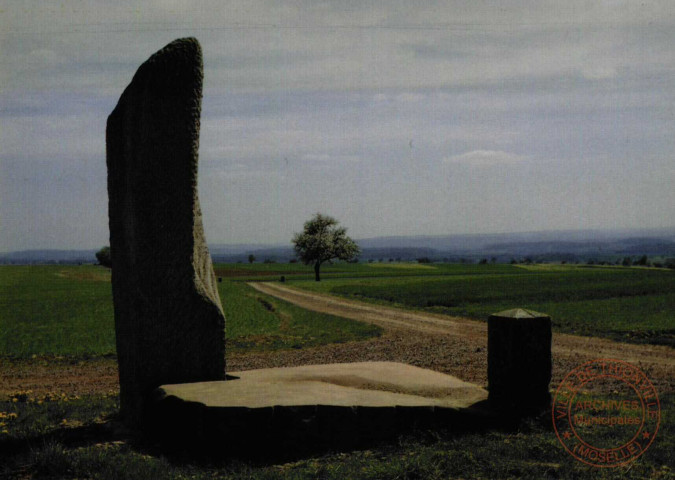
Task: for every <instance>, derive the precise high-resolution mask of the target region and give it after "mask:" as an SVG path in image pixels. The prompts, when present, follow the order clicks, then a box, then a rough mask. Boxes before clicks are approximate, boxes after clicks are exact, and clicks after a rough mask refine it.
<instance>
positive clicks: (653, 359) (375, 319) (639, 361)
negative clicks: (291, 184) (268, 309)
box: [249, 283, 675, 391]
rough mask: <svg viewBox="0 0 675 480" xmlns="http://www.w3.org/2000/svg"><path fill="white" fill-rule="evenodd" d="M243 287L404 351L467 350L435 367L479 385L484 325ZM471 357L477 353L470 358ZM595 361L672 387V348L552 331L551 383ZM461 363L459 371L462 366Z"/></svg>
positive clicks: (277, 288) (273, 287)
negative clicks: (361, 326)
mask: <svg viewBox="0 0 675 480" xmlns="http://www.w3.org/2000/svg"><path fill="white" fill-rule="evenodd" d="M249 285H251V286H252V287H253V288H255V289H256V290H258V291H260V292H262V293H266V294H268V295H272V296H274V297H277V298H279V299H282V300H285V301H287V302H290V303H293V304H295V305H298V306H300V307H302V308H305V309H307V310H313V311H317V312H321V313H327V314H331V315H336V316H340V317H345V318H351V319H354V320H359V321H362V322H369V323H373V324H376V325H378V326H381V327H383V328H384V329H385V331H386V332H387V333H386V334H385V337H386V340H388V341H394V342H395V341H397V339H398V341H403V342H404V343H406V345H405V347H407V348H411V347H413V346H414V343H415V341H414V340H417V341H418V343H419V342H425V341H432V345H429V347H430V350H434V345H433V341H437V340H438V339H439V338H440V339H444V340H445V343H446V344H447V346H448V347H451V346H452V345H457V346H458V347H459V346H461V347H466V346H469V347H470V348H468V349H467V348H456V351H455V355H451V356H452V357H453V360H457V357H458V356H460V357H461V356H462V355H467V353H468V354H470V355H468V357H471V358H465V359H464V360H466V361H465V362H462V361H461V359H460V361H459V369H454V368H438V369H440V370H449V372H450V373H453V374H454V375H457V376H459V377H460V378H465V379H467V380H470V381H477V382H478V383H484V380H485V378H484V375H485V374H484V373H482V374H481V372H480V371H475V370H476V368H475V367H478V370H480V368H482V367H483V366H484V365H486V364H487V360H486V357H487V352H486V350H487V348H486V347H487V323H485V322H480V321H475V320H468V319H465V318H458V317H449V316H442V315H434V314H430V313H425V312H412V311H405V310H399V309H395V308H388V307H383V306H380V305H373V304H367V303H363V302H358V301H354V300H348V299H344V298H339V297H334V296H330V295H324V294H318V293H314V292H307V291H302V290H298V289H294V288H290V287H287V286H285V285H280V284H277V283H249ZM376 343H377V342H376ZM366 350H367V349H366ZM413 350H414V348H413ZM429 353H432V352H431V351H430V352H429ZM432 354H433V353H432ZM475 354H480V355H479V356H476V355H475ZM596 358H613V359H618V360H623V361H626V362H630V363H632V364H634V365H636V366H638V367H639V368H641V369H642V370H643V371H644V372H645V373H646V374H647V375H648V376H649V377H650V378H651V379H652V381H653V382H654V383H655V384H656V383H658V384H659V385H660V386H661V389H660V390H661V391H663V390H664V389H665V390H673V389H675V350H673V349H672V348H669V347H665V346H655V345H635V344H628V343H619V342H614V341H611V340H606V339H601V338H593V337H581V336H575V335H566V334H561V333H554V335H553V360H554V383H557V381H559V379H560V378H561V376H562V375H564V374H565V373H566V372H569V370H571V369H572V368H573V367H574V366H576V365H579V364H580V363H583V362H584V361H588V360H593V359H596ZM439 360H440V359H439ZM423 363H430V364H431V365H430V366H431V367H432V368H433V365H434V364H436V362H435V361H434V360H433V358H431V359H427V361H426V362H423ZM452 363H456V362H452ZM462 364H463V365H464V368H462ZM476 364H478V365H476ZM427 366H429V365H427ZM439 366H440V365H439ZM467 377H468V378H467ZM481 380H483V381H481Z"/></svg>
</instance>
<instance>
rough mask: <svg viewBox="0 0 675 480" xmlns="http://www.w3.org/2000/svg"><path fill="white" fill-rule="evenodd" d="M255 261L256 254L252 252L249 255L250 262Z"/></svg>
mask: <svg viewBox="0 0 675 480" xmlns="http://www.w3.org/2000/svg"><path fill="white" fill-rule="evenodd" d="M253 262H255V255H253V254H251V255H249V256H248V263H253Z"/></svg>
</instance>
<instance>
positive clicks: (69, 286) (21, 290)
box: [0, 265, 380, 358]
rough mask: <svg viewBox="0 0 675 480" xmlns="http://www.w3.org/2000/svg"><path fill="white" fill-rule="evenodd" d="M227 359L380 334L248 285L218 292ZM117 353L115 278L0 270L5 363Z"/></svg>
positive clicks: (55, 270) (55, 269)
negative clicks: (231, 354) (230, 354)
mask: <svg viewBox="0 0 675 480" xmlns="http://www.w3.org/2000/svg"><path fill="white" fill-rule="evenodd" d="M218 286H219V290H220V295H221V298H222V303H223V308H224V310H225V316H226V318H227V324H226V329H227V330H226V336H227V342H228V351H230V352H236V351H244V350H261V349H263V350H264V349H272V350H273V349H279V348H300V347H304V346H313V345H322V344H326V343H336V342H345V341H352V340H360V339H366V338H370V337H373V336H376V335H379V333H380V329H379V328H378V327H374V326H372V325H366V324H362V323H359V322H354V321H352V320H347V319H343V318H338V317H333V316H330V315H324V314H320V313H315V312H308V311H307V310H303V309H301V308H298V307H295V306H293V305H290V304H288V303H286V302H282V301H280V300H276V299H274V298H272V297H269V296H267V295H264V294H262V293H259V292H257V291H255V290H253V289H252V288H251V287H249V286H247V285H245V284H244V283H235V282H232V281H230V280H229V279H225V280H224V281H223V282H222V283H219V284H218ZM114 353H115V332H114V318H113V304H112V293H111V284H110V272H109V271H108V270H107V269H104V268H102V267H96V266H91V265H88V266H0V356H3V355H4V356H12V357H19V358H20V357H28V356H31V355H43V354H49V355H65V356H99V355H111V354H114Z"/></svg>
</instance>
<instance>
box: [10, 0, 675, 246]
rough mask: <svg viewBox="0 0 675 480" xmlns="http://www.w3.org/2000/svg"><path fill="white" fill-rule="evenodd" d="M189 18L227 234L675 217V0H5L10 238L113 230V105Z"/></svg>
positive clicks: (609, 224) (46, 241)
mask: <svg viewBox="0 0 675 480" xmlns="http://www.w3.org/2000/svg"><path fill="white" fill-rule="evenodd" d="M186 36H194V37H196V38H197V39H198V40H199V41H200V43H201V45H202V50H203V55H204V98H203V103H202V122H201V125H202V127H201V139H200V153H199V196H200V202H201V206H202V210H203V214H204V227H205V232H206V237H207V240H208V242H209V243H211V244H233V243H259V244H270V243H281V244H285V243H289V242H290V239H291V237H292V235H293V233H294V232H297V231H300V230H301V229H302V225H303V223H304V222H305V221H306V220H308V219H309V218H310V217H311V216H312V215H313V214H314V213H316V212H322V213H324V214H328V215H331V216H334V217H336V218H337V219H338V220H340V222H341V223H342V224H343V225H344V226H346V227H347V228H348V233H349V235H350V236H352V237H353V238H368V237H377V236H389V235H446V234H447V235H449V234H463V233H499V232H522V231H540V230H559V229H590V228H593V229H596V228H600V229H602V228H612V229H614V228H641V229H642V228H644V229H646V228H658V227H672V226H674V225H675V221H673V207H674V206H675V188H673V185H675V155H674V153H673V152H675V149H674V147H675V135H674V133H675V48H673V45H675V4H673V3H672V2H669V1H663V2H651V1H646V2H638V1H614V0H611V1H610V0H594V1H591V2H579V1H574V0H571V1H570V0H565V1H557V2H550V1H542V0H536V1H512V2H500V1H480V0H467V1H449V0H442V1H439V2H409V1H395V0H390V1H378V2H375V1H349V0H347V1H345V0H339V1H338V0H336V1H323V2H322V1H315V0H311V1H310V0H308V1H295V2H290V1H272V0H263V1H255V0H254V1H251V0H245V1H221V0H209V1H203V2H198V1H195V2H185V1H177V0H176V1H170V0H155V1H146V2H124V1H116V2H108V1H103V0H90V1H74V0H73V1H57V0H55V1H50V2H43V1H25V0H22V1H18V0H16V1H9V0H0V251H13V250H25V249H37V248H54V249H80V248H99V247H101V246H103V245H106V244H108V238H109V236H108V235H109V234H108V216H107V209H108V198H107V187H106V167H105V124H106V119H107V116H108V115H109V114H110V112H111V111H112V110H113V108H114V107H115V105H116V103H117V100H118V99H119V96H120V95H121V93H122V91H123V90H124V88H125V87H126V86H127V85H128V84H129V82H130V81H131V78H132V77H133V74H134V72H135V71H136V69H137V68H138V67H139V66H140V64H141V63H143V62H144V61H145V60H146V59H147V58H148V57H149V56H150V55H152V54H153V53H154V52H156V51H157V50H159V49H160V48H162V47H163V46H164V45H166V44H167V43H169V42H171V41H172V40H174V39H176V38H180V37H186Z"/></svg>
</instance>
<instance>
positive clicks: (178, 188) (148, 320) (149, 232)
mask: <svg viewBox="0 0 675 480" xmlns="http://www.w3.org/2000/svg"><path fill="white" fill-rule="evenodd" d="M202 78H203V68H202V53H201V47H200V46H199V42H197V40H196V39H194V38H184V39H179V40H175V41H174V42H172V43H170V44H169V45H167V46H166V47H164V48H163V49H162V50H160V51H158V52H157V53H155V54H154V55H153V56H152V57H150V58H149V59H148V60H147V61H146V62H145V63H144V64H143V65H141V66H140V68H139V69H138V71H137V72H136V74H135V75H134V78H133V80H132V81H131V84H130V85H129V86H128V87H127V88H126V90H125V91H124V93H123V94H122V96H121V97H120V100H119V102H118V104H117V106H116V107H115V109H114V110H113V112H112V113H111V114H110V116H109V117H108V124H107V128H106V150H107V151H106V155H107V165H108V197H109V221H110V247H111V255H112V259H113V268H112V288H113V300H114V305H115V333H116V337H117V356H118V362H119V376H120V401H121V411H122V415H123V417H124V418H125V420H126V421H127V422H128V423H129V424H132V425H140V424H141V423H142V418H143V408H144V401H145V399H146V398H147V396H148V395H149V394H150V392H152V390H154V389H155V388H156V387H158V386H159V385H162V384H174V383H185V382H198V381H208V380H222V379H224V378H225V338H224V337H225V317H224V315H223V310H222V306H221V304H220V299H219V297H218V289H217V283H216V278H215V275H214V272H213V267H212V264H211V257H210V255H209V252H208V248H207V245H206V241H205V238H204V231H203V227H202V217H201V210H200V207H199V199H198V196H197V162H198V149H199V119H200V111H201V98H202Z"/></svg>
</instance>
